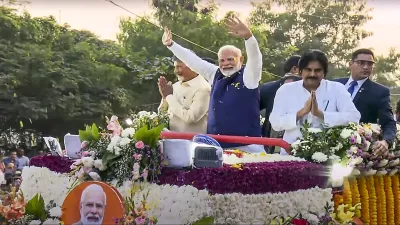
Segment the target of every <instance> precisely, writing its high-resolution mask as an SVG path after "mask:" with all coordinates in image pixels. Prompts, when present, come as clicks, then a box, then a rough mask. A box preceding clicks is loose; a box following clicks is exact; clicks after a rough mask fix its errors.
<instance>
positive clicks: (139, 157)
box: [133, 143, 142, 160]
mask: <svg viewBox="0 0 400 225" xmlns="http://www.w3.org/2000/svg"><path fill="white" fill-rule="evenodd" d="M136 144H137V143H136ZM133 157H134V158H135V159H136V160H141V159H142V154H136V153H135V154H133Z"/></svg>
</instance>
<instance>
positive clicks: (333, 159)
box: [329, 155, 340, 162]
mask: <svg viewBox="0 0 400 225" xmlns="http://www.w3.org/2000/svg"><path fill="white" fill-rule="evenodd" d="M329 159H330V160H332V161H334V162H337V161H340V157H339V156H337V155H331V156H329Z"/></svg>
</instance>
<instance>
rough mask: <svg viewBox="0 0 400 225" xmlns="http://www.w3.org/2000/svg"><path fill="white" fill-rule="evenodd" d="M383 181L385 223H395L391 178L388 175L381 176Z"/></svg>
mask: <svg viewBox="0 0 400 225" xmlns="http://www.w3.org/2000/svg"><path fill="white" fill-rule="evenodd" d="M383 183H384V186H385V187H384V193H385V196H386V206H387V207H386V217H387V218H386V221H387V224H395V223H394V216H395V214H394V212H395V211H394V207H395V205H394V197H393V189H392V179H391V177H389V176H384V177H383Z"/></svg>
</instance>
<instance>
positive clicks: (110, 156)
mask: <svg viewBox="0 0 400 225" xmlns="http://www.w3.org/2000/svg"><path fill="white" fill-rule="evenodd" d="M118 157H120V155H115V154H114V153H111V152H105V153H104V155H103V158H102V161H103V163H104V164H105V165H106V166H109V164H113V162H112V161H113V160H115V159H117V158H118Z"/></svg>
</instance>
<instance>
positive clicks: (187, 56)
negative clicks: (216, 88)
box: [162, 28, 218, 83]
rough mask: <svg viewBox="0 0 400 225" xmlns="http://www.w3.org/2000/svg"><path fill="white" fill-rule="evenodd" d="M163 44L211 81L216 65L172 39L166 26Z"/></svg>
mask: <svg viewBox="0 0 400 225" xmlns="http://www.w3.org/2000/svg"><path fill="white" fill-rule="evenodd" d="M162 41H163V44H164V45H165V46H167V47H168V49H169V50H171V52H172V53H173V54H174V55H175V56H176V57H177V58H178V59H179V60H181V61H182V62H183V63H185V64H186V66H188V67H189V68H190V69H191V70H193V71H194V72H196V73H197V74H199V75H201V76H203V77H204V78H205V79H206V80H207V81H208V82H210V83H212V82H213V80H214V77H215V73H216V72H217V70H218V67H217V66H216V65H213V64H211V63H209V62H207V61H204V60H202V59H201V58H200V57H198V56H197V55H196V54H195V53H193V52H192V51H190V50H189V49H186V48H184V47H182V46H180V45H179V44H177V43H175V42H174V41H173V40H172V33H171V31H170V30H169V29H168V28H165V30H164V35H163V38H162Z"/></svg>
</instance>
